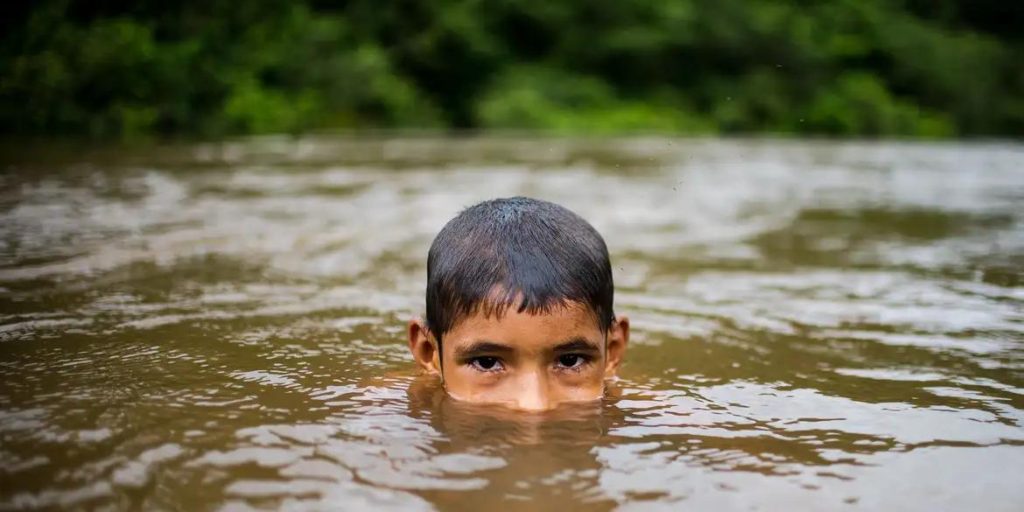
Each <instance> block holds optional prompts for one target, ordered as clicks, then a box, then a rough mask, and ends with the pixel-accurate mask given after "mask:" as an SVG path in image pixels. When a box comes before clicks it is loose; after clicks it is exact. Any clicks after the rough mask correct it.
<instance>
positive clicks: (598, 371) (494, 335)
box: [409, 303, 629, 411]
mask: <svg viewBox="0 0 1024 512" xmlns="http://www.w3.org/2000/svg"><path fill="white" fill-rule="evenodd" d="M628 343H629V319H628V318H626V317H625V316H619V317H616V318H615V320H614V322H613V323H612V326H611V327H610V328H609V329H607V330H606V329H602V328H601V327H600V326H599V325H598V323H597V321H596V319H595V317H594V314H593V312H591V311H590V310H589V309H588V308H586V307H585V306H583V305H582V304H577V303H567V304H566V305H564V306H562V307H556V308H554V309H552V310H551V311H550V312H547V313H538V314H529V313H526V312H522V313H520V312H518V311H516V310H515V309H513V308H510V310H506V311H505V313H504V314H503V315H502V316H500V317H498V316H494V315H491V316H486V315H484V314H483V313H480V312H477V313H475V314H474V315H472V316H470V317H467V318H464V319H463V320H462V321H460V322H459V323H457V324H456V325H455V327H454V328H453V329H452V330H451V331H449V332H447V333H445V334H444V338H443V349H444V353H443V354H442V353H441V352H440V351H438V349H437V347H438V344H437V340H436V337H435V336H434V335H433V334H432V333H431V332H430V330H429V329H427V327H426V325H425V323H424V322H423V320H422V319H415V320H412V321H410V322H409V350H410V351H411V352H412V355H413V358H414V359H415V360H416V363H417V364H418V365H419V366H420V367H421V368H422V369H423V370H424V371H425V372H426V373H428V374H432V375H437V376H439V377H441V379H442V382H443V383H444V387H445V390H446V391H447V392H448V394H449V395H450V396H451V397H453V398H455V399H457V400H462V401H466V402H472V403H486V404H501V405H504V406H506V407H509V408H512V409H517V410H522V411H547V410H551V409H554V408H556V407H558V406H559V405H560V404H563V403H570V402H585V401H590V400H597V399H599V398H601V397H602V396H603V394H604V391H605V382H606V381H607V380H608V379H610V378H613V377H614V376H615V374H616V371H617V370H618V368H619V365H620V363H621V362H622V357H623V354H624V353H625V351H626V345H627V344H628ZM442 359H443V363H444V364H443V365H442V364H441V363H442V361H441V360H442ZM442 368H443V373H442Z"/></svg>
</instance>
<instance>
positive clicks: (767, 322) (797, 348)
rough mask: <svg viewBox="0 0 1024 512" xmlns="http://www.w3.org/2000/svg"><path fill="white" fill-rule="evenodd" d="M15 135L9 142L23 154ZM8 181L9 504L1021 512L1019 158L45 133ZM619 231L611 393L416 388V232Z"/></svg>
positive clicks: (1022, 212) (894, 146)
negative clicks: (562, 212) (566, 215)
mask: <svg viewBox="0 0 1024 512" xmlns="http://www.w3.org/2000/svg"><path fill="white" fill-rule="evenodd" d="M10 151H11V150H10V148H9V152H10ZM15 153H16V154H14V156H11V155H10V154H8V155H7V156H6V157H5V159H7V163H5V164H4V170H3V173H2V174H0V482H2V484H0V509H56V508H61V509H100V510H102V509H114V510H127V509H153V510H163V509H166V510H249V509H265V508H270V509H288V510H374V511H378V510H384V511H386V510H481V509H483V510H559V511H564V510H577V509H590V510H691V509H692V510H872V511H873V510H922V511H925V510H927V511H932V510H963V509H971V510H974V509H977V510H1021V507H1022V504H1024V485H1022V484H1024V477H1022V476H1021V475H1024V410H1022V408H1024V334H1022V333H1024V281H1022V269H1024V147H1022V146H1020V145H1014V144H1009V143H1006V144H1001V143H975V144H918V143H895V142H892V143H890V142H846V143H839V142H798V141H778V140H774V141H773V140H751V141H741V140H738V141H722V140H673V139H663V138H639V139H611V140H591V141H574V140H565V139H528V138H497V139H476V138H463V139H457V138H456V139H443V138H406V139H350V138H340V137H330V136H322V137H310V138H302V139H289V138H274V137H271V138H256V139H245V140H233V141H225V142H218V143H201V144H174V145H166V146H149V147H143V148H135V149H131V148H83V147H78V148H70V149H68V148H64V149H61V147H60V146H54V147H48V146H39V147H33V148H23V149H22V150H18V151H17V152H15ZM511 195H529V196H535V197H540V198H544V199H549V200H553V201H557V202H559V203H562V204H564V205H566V206H568V207H570V208H572V209H573V210H575V211H577V212H578V213H580V214H581V215H583V216H584V217H586V218H588V219H589V220H590V221H591V222H592V223H593V224H594V225H595V226H596V227H597V228H598V229H599V230H600V231H601V232H602V233H603V234H604V236H605V238H606V239H607V241H608V245H609V246H610V250H611V254H612V258H613V265H614V267H615V273H616V276H615V278H616V284H617V296H616V307H617V310H618V312H620V313H625V314H628V315H629V316H630V317H631V318H632V321H633V326H634V337H633V341H632V344H631V346H630V349H629V351H628V353H627V362H626V364H625V366H624V368H623V369H622V378H621V380H620V381H619V382H618V383H617V384H616V385H615V386H613V387H612V388H611V389H610V391H609V395H608V396H607V397H606V398H605V399H604V400H603V401H601V403H596V404H581V405H579V406H573V407H565V408H562V409H559V410H557V411H554V412H552V413H550V414H542V415H528V414H521V413H519V414H515V413H509V412H507V411H504V410H501V409H500V408H491V407H473V406H468V405H465V404H460V403H457V402H453V401H451V400H450V399H447V398H446V397H445V396H444V394H443V392H440V391H439V390H438V388H437V386H436V384H435V383H433V382H431V381H429V380H424V379H417V378H416V377H415V374H414V373H413V372H412V365H411V360H410V357H409V356H408V354H407V352H406V349H405V344H404V339H403V333H404V322H405V320H406V319H408V318H409V317H410V316H412V315H416V314H418V313H420V312H421V311H422V310H423V302H422V301H423V298H422V296H423V288H424V281H425V270H424V260H425V255H426V249H427V247H428V245H429V243H430V241H431V239H432V237H433V235H434V234H435V233H436V232H437V230H438V229H440V227H441V226H442V225H443V224H444V222H445V221H446V220H447V219H449V218H450V217H451V216H452V215H454V214H455V213H456V212H457V211H458V210H459V209H460V208H462V207H464V206H467V205H469V204H472V203H474V202H476V201H478V200H481V199H485V198H491V197H497V196H511Z"/></svg>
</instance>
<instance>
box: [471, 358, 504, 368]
mask: <svg viewBox="0 0 1024 512" xmlns="http://www.w3.org/2000/svg"><path fill="white" fill-rule="evenodd" d="M469 365H470V366H472V367H473V369H475V370H479V371H482V372H496V371H501V370H502V369H504V366H502V364H501V361H500V360H499V359H498V358H497V357H491V356H480V357H474V358H473V359H471V360H470V361H469Z"/></svg>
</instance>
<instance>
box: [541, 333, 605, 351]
mask: <svg viewBox="0 0 1024 512" xmlns="http://www.w3.org/2000/svg"><path fill="white" fill-rule="evenodd" d="M551 351H552V352H600V351H601V348H600V347H598V346H597V344H596V343H594V342H592V341H590V340H588V339H586V338H583V337H576V338H572V339H570V340H567V341H564V342H562V343H559V344H558V345H555V348H553V349H551Z"/></svg>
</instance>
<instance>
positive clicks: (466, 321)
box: [444, 302, 603, 349]
mask: <svg viewBox="0 0 1024 512" xmlns="http://www.w3.org/2000/svg"><path fill="white" fill-rule="evenodd" d="M602 335H603V333H602V331H601V329H600V328H599V327H598V324H597V322H596V320H595V318H594V313H593V312H592V311H591V310H590V309H589V308H587V307H586V306H584V305H582V304H579V303H575V302H570V303H566V304H565V305H561V306H555V307H554V308H551V310H550V311H547V312H537V313H529V312H526V311H524V312H519V311H517V310H516V309H515V308H509V309H506V310H505V311H504V313H503V314H502V315H500V316H499V315H494V314H490V315H487V314H485V313H484V312H482V311H477V312H474V313H473V314H472V315H469V316H467V317H465V318H463V319H462V320H461V321H459V322H458V323H457V324H456V325H455V327H454V328H453V329H452V330H451V331H448V333H446V334H445V336H444V341H445V345H449V343H451V344H455V345H457V344H461V343H472V342H476V341H480V340H487V341H494V342H502V343H505V344H509V345H513V346H517V347H522V348H525V349H528V348H534V347H543V346H547V345H552V344H557V343H561V342H564V341H565V340H566V339H568V338H573V337H584V338H589V339H599V338H600V337H601V336H602Z"/></svg>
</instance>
